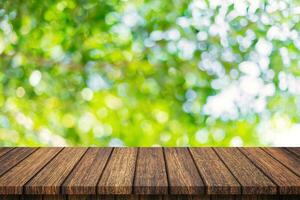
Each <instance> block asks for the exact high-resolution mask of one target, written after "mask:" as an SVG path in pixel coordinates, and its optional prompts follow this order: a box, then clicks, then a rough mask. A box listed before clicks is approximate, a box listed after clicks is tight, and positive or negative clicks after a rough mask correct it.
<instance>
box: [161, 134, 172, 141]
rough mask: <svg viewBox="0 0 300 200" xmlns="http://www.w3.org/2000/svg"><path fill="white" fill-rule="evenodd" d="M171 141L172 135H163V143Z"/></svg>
mask: <svg viewBox="0 0 300 200" xmlns="http://www.w3.org/2000/svg"><path fill="white" fill-rule="evenodd" d="M170 139H171V135H170V134H169V133H161V134H160V140H161V141H162V142H168V141H169V140H170Z"/></svg>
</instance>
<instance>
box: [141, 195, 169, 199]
mask: <svg viewBox="0 0 300 200" xmlns="http://www.w3.org/2000/svg"><path fill="white" fill-rule="evenodd" d="M163 198H164V197H163V196H162V195H141V196H140V197H139V200H163Z"/></svg>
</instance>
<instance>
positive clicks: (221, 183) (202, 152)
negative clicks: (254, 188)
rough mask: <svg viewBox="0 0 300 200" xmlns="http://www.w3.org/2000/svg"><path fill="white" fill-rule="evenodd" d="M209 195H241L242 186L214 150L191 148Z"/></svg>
mask: <svg viewBox="0 0 300 200" xmlns="http://www.w3.org/2000/svg"><path fill="white" fill-rule="evenodd" d="M190 151H191V154H192V156H193V158H194V160H195V163H196V166H197V168H198V170H199V172H200V174H201V177H202V179H203V182H204V183H205V186H206V188H207V194H219V195H221V194H233V195H234V194H241V186H240V184H239V183H238V182H237V180H236V179H235V178H234V176H233V175H232V174H231V172H230V171H229V170H228V169H227V167H226V166H225V164H224V163H223V162H222V161H221V160H220V159H219V157H218V156H217V155H216V153H215V152H214V151H213V149H212V148H190Z"/></svg>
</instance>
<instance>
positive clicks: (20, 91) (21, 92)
mask: <svg viewBox="0 0 300 200" xmlns="http://www.w3.org/2000/svg"><path fill="white" fill-rule="evenodd" d="M25 94H26V91H25V89H24V88H23V87H18V88H17V90H16V95H17V97H20V98H22V97H23V96H24V95H25Z"/></svg>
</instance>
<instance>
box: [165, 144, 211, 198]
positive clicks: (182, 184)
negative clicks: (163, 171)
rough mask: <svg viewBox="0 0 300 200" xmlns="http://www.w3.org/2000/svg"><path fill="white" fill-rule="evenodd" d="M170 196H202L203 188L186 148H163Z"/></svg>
mask: <svg viewBox="0 0 300 200" xmlns="http://www.w3.org/2000/svg"><path fill="white" fill-rule="evenodd" d="M164 150H165V159H166V166H167V173H168V178H169V192H170V194H204V193H205V186H204V183H203V181H202V179H201V177H200V175H199V173H198V170H197V168H196V166H195V163H194V161H193V159H192V157H191V155H190V153H189V151H188V149H187V148H165V149H164Z"/></svg>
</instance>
